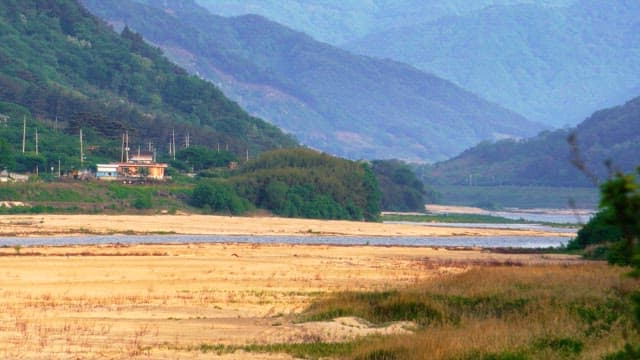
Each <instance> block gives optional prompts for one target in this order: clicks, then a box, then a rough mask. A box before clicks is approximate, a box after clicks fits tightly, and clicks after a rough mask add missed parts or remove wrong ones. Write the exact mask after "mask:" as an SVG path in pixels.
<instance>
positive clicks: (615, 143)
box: [425, 97, 640, 186]
mask: <svg viewBox="0 0 640 360" xmlns="http://www.w3.org/2000/svg"><path fill="white" fill-rule="evenodd" d="M569 135H573V136H574V137H575V139H576V144H577V146H578V152H579V154H580V155H579V156H580V160H581V161H585V162H586V165H587V167H588V168H589V169H590V171H591V172H593V174H594V175H595V177H597V178H599V179H600V180H603V179H606V178H607V177H608V176H609V173H610V172H611V171H616V170H620V171H624V172H630V171H633V170H634V168H635V167H636V166H638V159H640V97H638V98H635V99H633V100H631V101H629V102H627V103H626V104H624V105H621V106H618V107H614V108H610V109H606V110H601V111H598V112H596V113H594V114H593V115H592V116H590V117H589V118H588V119H586V120H585V121H583V122H582V123H580V124H579V125H578V126H577V127H575V128H574V129H563V130H556V131H552V132H549V131H547V132H543V133H541V134H539V135H538V136H536V137H533V138H530V139H525V140H520V141H513V140H503V141H499V142H496V143H483V144H480V145H478V146H475V147H473V148H471V149H469V150H467V151H465V152H463V153H462V154H460V155H458V156H456V157H455V158H453V159H451V160H448V161H445V162H442V163H438V164H435V165H433V166H427V167H425V178H426V179H427V180H426V182H427V183H431V182H433V183H439V184H449V185H452V184H453V185H455V184H458V185H462V184H467V185H469V184H470V185H550V186H593V183H592V181H591V179H589V178H587V177H586V176H585V175H584V174H583V173H582V172H580V171H579V170H578V169H577V168H576V167H575V166H574V165H573V164H572V160H576V159H575V157H574V155H573V154H574V151H573V150H572V146H571V145H570V144H569V142H568V138H569ZM607 160H610V161H611V163H612V165H611V168H607V166H605V162H606V161H607Z"/></svg>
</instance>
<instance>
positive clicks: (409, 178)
mask: <svg viewBox="0 0 640 360" xmlns="http://www.w3.org/2000/svg"><path fill="white" fill-rule="evenodd" d="M371 166H372V169H373V172H374V173H375V174H376V178H377V179H378V184H379V185H380V189H381V191H382V204H381V205H382V209H383V210H385V211H424V204H425V203H427V202H429V203H433V202H436V201H437V200H438V194H437V193H436V192H435V191H433V190H432V189H429V188H427V187H426V186H425V185H424V184H423V183H422V181H421V180H420V179H418V177H417V176H416V174H415V173H414V172H413V169H412V168H411V167H410V166H409V165H408V164H406V163H404V162H402V161H399V160H375V161H372V162H371Z"/></svg>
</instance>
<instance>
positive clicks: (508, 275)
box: [201, 263, 638, 359]
mask: <svg viewBox="0 0 640 360" xmlns="http://www.w3.org/2000/svg"><path fill="white" fill-rule="evenodd" d="M624 272H625V270H624V269H620V268H612V267H608V266H607V265H605V264H601V263H596V264H585V265H577V266H516V267H505V266H502V267H480V268H476V269H473V270H471V271H469V272H466V273H463V274H459V275H454V276H450V277H445V278H441V279H438V280H436V281H433V282H428V283H422V284H419V285H416V286H412V287H409V288H404V289H398V290H390V291H379V292H341V293H337V294H333V295H330V296H327V297H326V298H324V299H322V300H320V301H318V302H316V303H314V304H313V305H311V306H310V307H309V308H308V309H307V310H306V311H305V312H304V313H303V314H302V315H301V316H300V320H301V321H303V322H304V321H324V320H331V319H334V318H338V317H343V316H357V317H361V318H363V319H365V320H366V321H368V322H371V323H373V324H378V325H383V324H386V323H388V322H391V321H411V322H413V323H414V324H415V329H416V332H415V333H414V334H413V335H396V336H387V337H380V336H377V337H370V338H365V339H364V340H358V341H355V342H352V343H349V344H348V345H345V344H342V345H339V346H336V345H335V344H331V343H321V342H314V341H311V344H306V345H304V344H303V345H301V344H289V345H286V344H283V345H279V346H270V347H264V346H263V347H258V346H257V347H254V348H251V347H243V348H242V350H245V351H258V352H287V353H290V354H292V355H295V356H302V357H306V358H318V357H320V356H332V357H334V358H345V359H578V358H579V359H600V358H603V357H605V356H607V355H609V354H612V353H614V352H616V351H618V350H621V349H622V348H623V346H624V343H625V339H626V340H633V339H637V336H638V333H637V332H636V331H635V330H634V329H633V328H632V325H631V322H630V319H631V311H632V310H631V306H630V303H629V299H628V298H629V294H630V293H631V292H632V291H633V290H634V289H637V287H638V282H637V281H636V280H632V279H630V278H626V277H624V276H623V273H624ZM205 349H206V346H205V347H204V348H202V349H201V350H202V351H205ZM208 349H213V348H208ZM238 349H239V348H238ZM228 350H230V349H227V351H228Z"/></svg>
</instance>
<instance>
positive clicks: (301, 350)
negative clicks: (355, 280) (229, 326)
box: [191, 339, 359, 359]
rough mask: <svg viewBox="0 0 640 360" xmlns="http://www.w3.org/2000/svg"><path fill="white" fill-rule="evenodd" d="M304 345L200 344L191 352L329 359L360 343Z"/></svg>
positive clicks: (341, 354) (305, 343) (348, 351)
mask: <svg viewBox="0 0 640 360" xmlns="http://www.w3.org/2000/svg"><path fill="white" fill-rule="evenodd" d="M311 340H312V341H309V342H303V343H287V344H285V343H279V344H266V345H262V344H251V345H222V344H200V345H199V346H197V347H194V348H192V349H191V350H196V351H200V352H202V353H205V354H206V353H214V354H216V355H223V354H231V353H235V352H236V351H245V352H249V353H286V354H289V355H291V356H293V357H295V358H302V359H323V358H327V357H334V358H335V357H343V356H346V355H349V354H351V353H352V352H353V350H354V349H355V347H356V346H357V345H358V344H359V342H344V343H337V342H321V341H313V339H311Z"/></svg>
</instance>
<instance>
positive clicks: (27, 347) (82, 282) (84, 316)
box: [0, 244, 580, 359]
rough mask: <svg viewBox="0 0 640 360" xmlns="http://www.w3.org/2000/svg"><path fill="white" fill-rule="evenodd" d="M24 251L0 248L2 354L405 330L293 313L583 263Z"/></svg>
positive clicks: (351, 250)
mask: <svg viewBox="0 0 640 360" xmlns="http://www.w3.org/2000/svg"><path fill="white" fill-rule="evenodd" d="M15 253H16V251H15V249H13V248H2V249H0V255H2V256H0V261H2V263H3V266H2V269H3V270H2V277H1V280H0V294H1V296H0V308H2V309H3V311H2V313H1V314H0V358H7V359H9V358H11V359H18V358H21V359H60V358H68V359H72V358H142V359H144V358H154V359H156V358H158V359H175V358H180V359H192V358H193V359H196V358H205V357H207V356H211V354H204V353H202V352H200V351H198V350H197V348H198V346H199V345H200V344H235V345H243V344H269V343H296V342H305V341H317V340H321V341H348V340H349V339H353V338H354V337H357V336H361V335H366V334H372V333H382V334H392V333H404V332H406V331H405V330H404V329H403V327H402V326H398V325H391V326H383V327H371V326H368V325H366V324H364V323H362V322H360V321H358V320H356V319H349V318H347V319H340V320H338V321H326V322H320V323H297V322H295V321H294V320H295V319H296V317H297V314H299V313H300V312H302V311H303V310H304V309H305V308H307V307H308V306H309V305H310V304H311V303H312V302H313V301H315V300H318V299H319V298H320V297H321V296H323V295H324V294H327V293H335V292H340V291H346V290H356V291H375V290H386V289H392V288H398V287H408V286H414V285H416V284H425V283H427V284H429V283H432V284H433V286H445V287H447V285H446V281H453V280H448V279H449V278H448V276H450V275H452V274H461V273H464V272H466V271H467V270H468V269H469V268H470V267H481V266H483V265H482V264H493V265H496V264H501V263H508V264H555V263H579V262H580V261H579V260H577V259H576V258H575V257H571V256H564V255H510V254H491V253H484V252H481V251H474V250H459V251H453V250H446V249H430V248H411V247H373V246H320V245H318V246H309V245H278V244H273V245H255V244H184V245H131V246H123V245H101V246H69V247H36V248H23V249H21V250H20V253H21V255H20V256H16V255H15ZM470 264H473V265H472V266H470ZM541 271H542V270H541ZM435 279H445V282H440V281H437V282H434V281H435ZM460 281H462V283H465V282H470V283H473V282H474V281H475V280H473V279H470V280H465V278H464V277H462V278H460ZM437 284H444V285H437ZM474 291H478V292H480V291H482V289H479V288H478V289H476V290H474ZM486 326H490V324H487V325H486ZM443 331H445V330H443ZM446 331H454V330H446ZM443 335H444V334H443ZM439 336H440V335H439ZM459 336H462V331H460V335H459ZM398 341H404V340H398ZM223 356H224V357H226V358H230V359H233V358H237V359H241V358H247V357H250V358H265V359H272V358H273V359H281V358H288V356H287V355H283V354H257V353H251V354H250V356H249V355H247V354H245V353H242V352H236V353H230V354H225V355H223Z"/></svg>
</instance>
